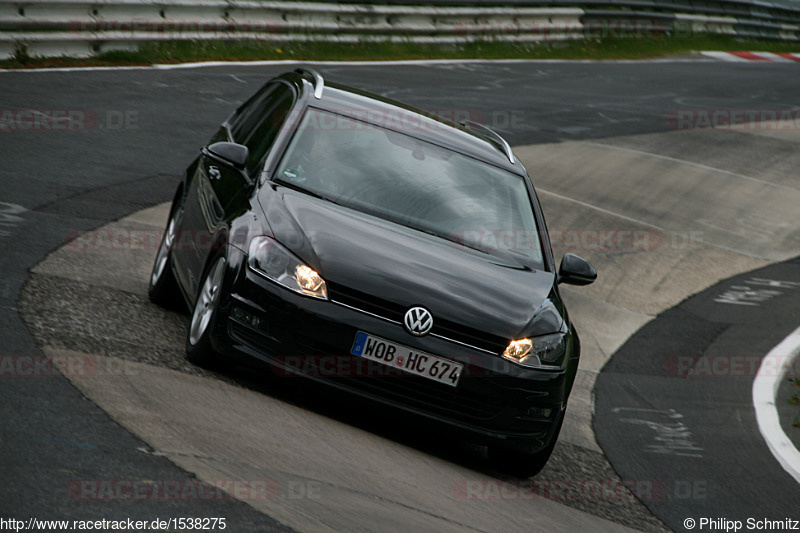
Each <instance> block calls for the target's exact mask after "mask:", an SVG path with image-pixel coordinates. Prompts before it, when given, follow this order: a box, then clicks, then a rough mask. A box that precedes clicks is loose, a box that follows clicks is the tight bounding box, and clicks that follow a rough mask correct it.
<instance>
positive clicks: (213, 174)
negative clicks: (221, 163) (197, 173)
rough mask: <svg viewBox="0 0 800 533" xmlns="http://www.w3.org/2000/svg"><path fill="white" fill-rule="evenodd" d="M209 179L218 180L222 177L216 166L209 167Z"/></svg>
mask: <svg viewBox="0 0 800 533" xmlns="http://www.w3.org/2000/svg"><path fill="white" fill-rule="evenodd" d="M208 177H209V178H211V179H212V180H218V179H219V178H220V177H222V175H221V174H220V173H219V169H218V168H217V167H215V166H210V167H208Z"/></svg>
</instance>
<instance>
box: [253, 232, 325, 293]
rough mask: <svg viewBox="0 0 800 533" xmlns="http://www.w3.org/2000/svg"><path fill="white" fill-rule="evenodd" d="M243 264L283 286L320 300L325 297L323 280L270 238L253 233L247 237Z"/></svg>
mask: <svg viewBox="0 0 800 533" xmlns="http://www.w3.org/2000/svg"><path fill="white" fill-rule="evenodd" d="M247 264H248V266H249V267H250V268H252V269H253V270H254V271H256V272H258V273H259V274H261V275H262V276H265V277H266V278H268V279H271V280H272V281H274V282H275V283H278V284H280V285H283V286H284V287H286V288H287V289H291V290H293V291H295V292H299V293H300V294H304V295H306V296H313V297H314V298H320V299H322V300H327V299H328V288H327V287H326V286H325V280H324V279H322V277H320V275H319V274H317V272H316V271H315V270H314V269H313V268H311V267H309V266H308V265H306V264H304V263H303V262H302V261H300V260H299V259H297V258H296V257H295V256H294V255H293V254H292V253H291V252H290V251H289V250H287V249H286V248H284V247H283V246H281V245H280V244H278V242H277V241H275V240H274V239H271V238H269V237H254V238H253V240H251V241H250V249H249V252H248V255H247Z"/></svg>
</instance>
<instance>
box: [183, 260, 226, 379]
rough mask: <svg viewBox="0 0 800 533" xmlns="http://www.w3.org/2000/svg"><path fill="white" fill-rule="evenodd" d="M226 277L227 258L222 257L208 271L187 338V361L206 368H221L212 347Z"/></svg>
mask: <svg viewBox="0 0 800 533" xmlns="http://www.w3.org/2000/svg"><path fill="white" fill-rule="evenodd" d="M224 275H225V258H224V257H220V258H218V259H216V260H215V261H214V262H213V263H212V264H211V268H209V269H208V270H207V271H206V276H205V278H204V279H203V284H202V285H201V287H200V292H199V294H198V295H197V300H196V301H195V304H194V311H193V312H192V321H191V323H190V325H189V334H188V336H187V338H186V359H188V360H189V361H190V362H192V363H194V364H196V365H198V366H201V367H205V368H216V367H219V366H221V361H220V358H219V356H218V355H217V354H216V352H214V348H213V347H212V346H211V330H212V328H213V326H214V321H215V320H216V316H217V308H218V307H219V301H220V292H221V290H222V278H223V277H224Z"/></svg>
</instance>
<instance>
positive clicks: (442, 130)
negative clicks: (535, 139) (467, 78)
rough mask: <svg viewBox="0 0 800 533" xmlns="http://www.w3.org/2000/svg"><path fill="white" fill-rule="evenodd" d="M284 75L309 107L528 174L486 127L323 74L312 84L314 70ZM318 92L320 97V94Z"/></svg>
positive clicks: (299, 70)
mask: <svg viewBox="0 0 800 533" xmlns="http://www.w3.org/2000/svg"><path fill="white" fill-rule="evenodd" d="M284 76H285V77H286V78H289V79H288V80H287V81H290V82H293V85H295V86H297V87H298V89H300V90H301V91H302V92H304V93H305V96H306V99H307V102H306V103H307V105H308V106H311V107H315V108H318V109H322V110H326V111H330V112H333V113H337V114H340V115H344V116H348V117H351V118H355V119H357V120H361V121H364V122H368V123H370V124H373V125H376V126H380V127H383V128H386V129H390V130H393V131H397V132H400V133H404V134H407V135H409V136H411V137H415V138H418V139H421V140H424V141H428V142H431V143H433V144H437V145H439V146H443V147H446V148H450V149H451V150H454V151H456V152H460V153H462V154H464V155H468V156H471V157H474V158H476V159H480V160H482V161H484V162H486V163H490V164H492V165H494V166H497V167H500V168H503V169H506V170H508V171H510V172H514V173H515V174H520V175H525V170H524V168H523V166H522V164H521V163H520V162H519V161H518V160H517V158H516V157H513V156H512V157H513V163H512V161H511V159H510V158H509V154H510V152H511V150H510V148H509V147H508V144H507V143H506V141H505V140H504V139H503V138H502V137H500V136H499V135H498V134H496V133H495V132H493V131H492V130H489V129H488V128H486V127H484V126H481V125H478V124H474V125H473V124H470V128H469V129H468V128H467V127H465V126H463V125H461V124H456V123H455V122H452V121H450V120H447V119H445V118H441V117H438V116H435V115H434V114H433V113H432V112H430V111H425V110H422V109H419V108H417V107H413V106H410V105H408V104H404V103H402V102H398V101H396V100H393V99H391V98H385V97H383V96H380V95H377V94H374V93H371V92H369V91H365V90H362V89H357V88H353V87H349V86H347V85H341V84H338V83H329V82H327V81H323V80H322V78H321V76H320V77H319V78H317V79H316V80H315V83H312V82H311V81H310V80H314V79H315V76H319V75H318V74H317V73H316V72H315V71H313V70H310V69H303V70H301V69H298V70H297V71H294V72H292V73H287V74H286V75H284ZM284 76H282V77H284ZM323 84H324V87H323ZM317 94H318V95H319V98H317V97H316V95H317ZM453 111H454V112H460V111H459V110H453Z"/></svg>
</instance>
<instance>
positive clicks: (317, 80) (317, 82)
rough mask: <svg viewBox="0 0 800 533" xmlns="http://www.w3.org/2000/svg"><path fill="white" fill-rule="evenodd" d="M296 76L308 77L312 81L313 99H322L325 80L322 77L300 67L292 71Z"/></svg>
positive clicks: (312, 70) (310, 69) (315, 72)
mask: <svg viewBox="0 0 800 533" xmlns="http://www.w3.org/2000/svg"><path fill="white" fill-rule="evenodd" d="M294 71H295V72H296V73H298V74H303V75H309V76H311V78H312V79H313V80H314V98H316V99H317V100H319V99H320V98H322V89H323V88H325V80H323V79H322V75H321V74H320V73H319V72H317V71H316V70H314V69H313V68H307V67H300V68H296V69H295V70H294Z"/></svg>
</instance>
